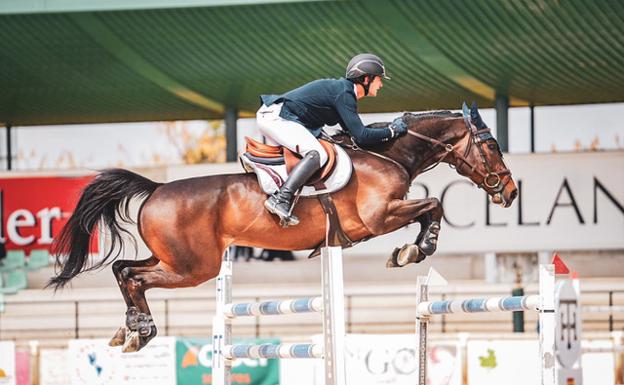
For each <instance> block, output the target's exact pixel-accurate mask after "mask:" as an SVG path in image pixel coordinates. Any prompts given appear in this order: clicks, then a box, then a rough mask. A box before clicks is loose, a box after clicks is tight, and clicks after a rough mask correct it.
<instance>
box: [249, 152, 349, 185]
mask: <svg viewBox="0 0 624 385" xmlns="http://www.w3.org/2000/svg"><path fill="white" fill-rule="evenodd" d="M333 146H334V147H335V148H336V166H335V167H334V171H332V173H331V174H330V175H329V177H327V178H326V179H325V181H324V184H325V187H326V188H325V189H322V190H317V189H315V188H314V187H313V186H304V187H303V188H302V190H301V196H304V197H306V196H314V195H319V194H325V193H331V192H334V191H338V190H340V189H341V188H343V187H344V186H345V185H346V184H347V183H348V182H349V179H351V172H352V169H353V167H352V164H351V159H350V158H349V155H347V152H346V151H345V150H344V149H343V148H342V147H340V146H338V145H336V144H334V145H333ZM240 160H241V163H242V165H243V168H244V169H245V171H247V172H255V173H256V175H257V176H258V183H260V187H261V188H262V191H264V192H265V193H266V194H269V195H271V194H273V193H275V192H277V190H279V188H280V187H281V186H282V184H284V181H285V180H286V178H287V177H288V175H287V173H286V164H284V163H282V164H277V165H267V164H263V163H257V162H254V161H252V160H251V159H249V158H248V157H246V156H245V154H243V155H241V157H240Z"/></svg>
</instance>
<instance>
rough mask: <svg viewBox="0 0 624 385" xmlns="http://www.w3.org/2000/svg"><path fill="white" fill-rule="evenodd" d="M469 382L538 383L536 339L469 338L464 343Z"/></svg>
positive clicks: (485, 384)
mask: <svg viewBox="0 0 624 385" xmlns="http://www.w3.org/2000/svg"><path fill="white" fill-rule="evenodd" d="M466 356H467V357H466V358H467V370H468V383H469V384H479V385H500V384H505V385H526V384H539V383H540V359H539V356H540V355H539V342H538V340H537V339H536V340H532V341H503V340H499V341H488V340H471V341H468V345H467V352H466Z"/></svg>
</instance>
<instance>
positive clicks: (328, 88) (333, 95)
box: [256, 53, 407, 226]
mask: <svg viewBox="0 0 624 385" xmlns="http://www.w3.org/2000/svg"><path fill="white" fill-rule="evenodd" d="M382 78H385V79H390V78H389V77H388V76H386V70H385V67H384V64H383V61H382V60H381V59H380V58H379V57H378V56H376V55H373V54H370V53H364V54H359V55H356V56H355V57H353V58H352V59H351V61H349V64H348V65H347V71H346V76H345V78H341V79H320V80H314V81H312V82H310V83H308V84H305V85H303V86H301V87H299V88H296V89H294V90H292V91H289V92H286V93H284V94H282V95H261V96H260V100H261V103H262V107H260V109H259V110H258V113H257V114H256V119H257V122H258V126H259V128H260V132H261V133H262V134H263V135H264V136H265V137H266V139H267V142H268V144H279V145H281V146H284V147H287V148H288V149H289V150H291V151H293V152H296V153H298V154H300V155H301V156H302V157H303V159H301V161H299V163H297V165H296V166H295V167H294V168H293V169H292V171H291V172H290V175H289V176H288V179H286V181H285V182H284V184H283V185H282V186H281V188H280V190H279V191H278V192H277V193H275V194H273V195H272V196H270V197H269V198H268V199H267V200H266V201H265V202H264V207H265V208H266V209H267V210H268V211H269V212H271V213H272V214H276V215H277V216H279V218H280V220H281V221H282V223H283V224H284V225H286V226H287V225H296V224H298V223H299V219H298V218H297V217H296V216H294V215H292V214H291V210H292V201H293V197H294V194H295V192H297V190H299V189H300V188H301V187H302V186H303V185H304V184H305V182H306V181H307V180H308V179H309V178H310V177H311V176H312V175H314V173H316V172H317V171H318V170H319V169H320V168H321V167H322V166H323V165H324V164H325V162H327V153H326V152H325V150H324V149H323V147H322V146H321V144H320V143H319V141H318V140H317V137H318V136H319V135H320V134H321V129H322V127H323V125H334V124H337V123H339V124H340V126H341V127H342V128H343V129H344V130H346V131H348V132H349V133H350V134H351V135H352V137H353V139H354V140H355V142H356V143H357V144H359V145H362V146H371V145H375V144H378V143H381V142H386V141H388V140H390V139H394V138H398V137H400V136H402V135H404V134H405V133H406V132H407V125H406V124H405V122H403V120H402V119H401V118H397V119H395V120H394V121H393V122H392V123H391V124H390V125H389V126H388V127H387V128H380V129H371V128H367V127H365V126H364V124H362V121H361V120H360V117H359V116H358V113H357V101H358V100H359V99H361V98H363V97H364V96H371V97H374V96H377V92H378V91H379V89H380V88H381V87H382Z"/></svg>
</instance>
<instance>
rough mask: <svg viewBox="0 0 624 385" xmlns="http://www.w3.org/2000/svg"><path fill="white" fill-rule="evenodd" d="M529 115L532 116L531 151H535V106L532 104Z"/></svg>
mask: <svg viewBox="0 0 624 385" xmlns="http://www.w3.org/2000/svg"><path fill="white" fill-rule="evenodd" d="M529 117H530V122H531V123H530V129H531V132H530V134H529V135H530V136H531V153H534V152H535V106H534V105H533V104H531V105H530V106H529Z"/></svg>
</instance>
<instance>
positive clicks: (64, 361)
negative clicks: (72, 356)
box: [39, 349, 71, 385]
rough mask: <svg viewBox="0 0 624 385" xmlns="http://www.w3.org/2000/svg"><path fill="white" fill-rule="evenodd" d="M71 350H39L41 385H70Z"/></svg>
mask: <svg viewBox="0 0 624 385" xmlns="http://www.w3.org/2000/svg"><path fill="white" fill-rule="evenodd" d="M68 357H69V352H68V350H67V349H41V350H39V385H68V384H70V383H71V379H70V378H69V366H70V365H69V362H68Z"/></svg>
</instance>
